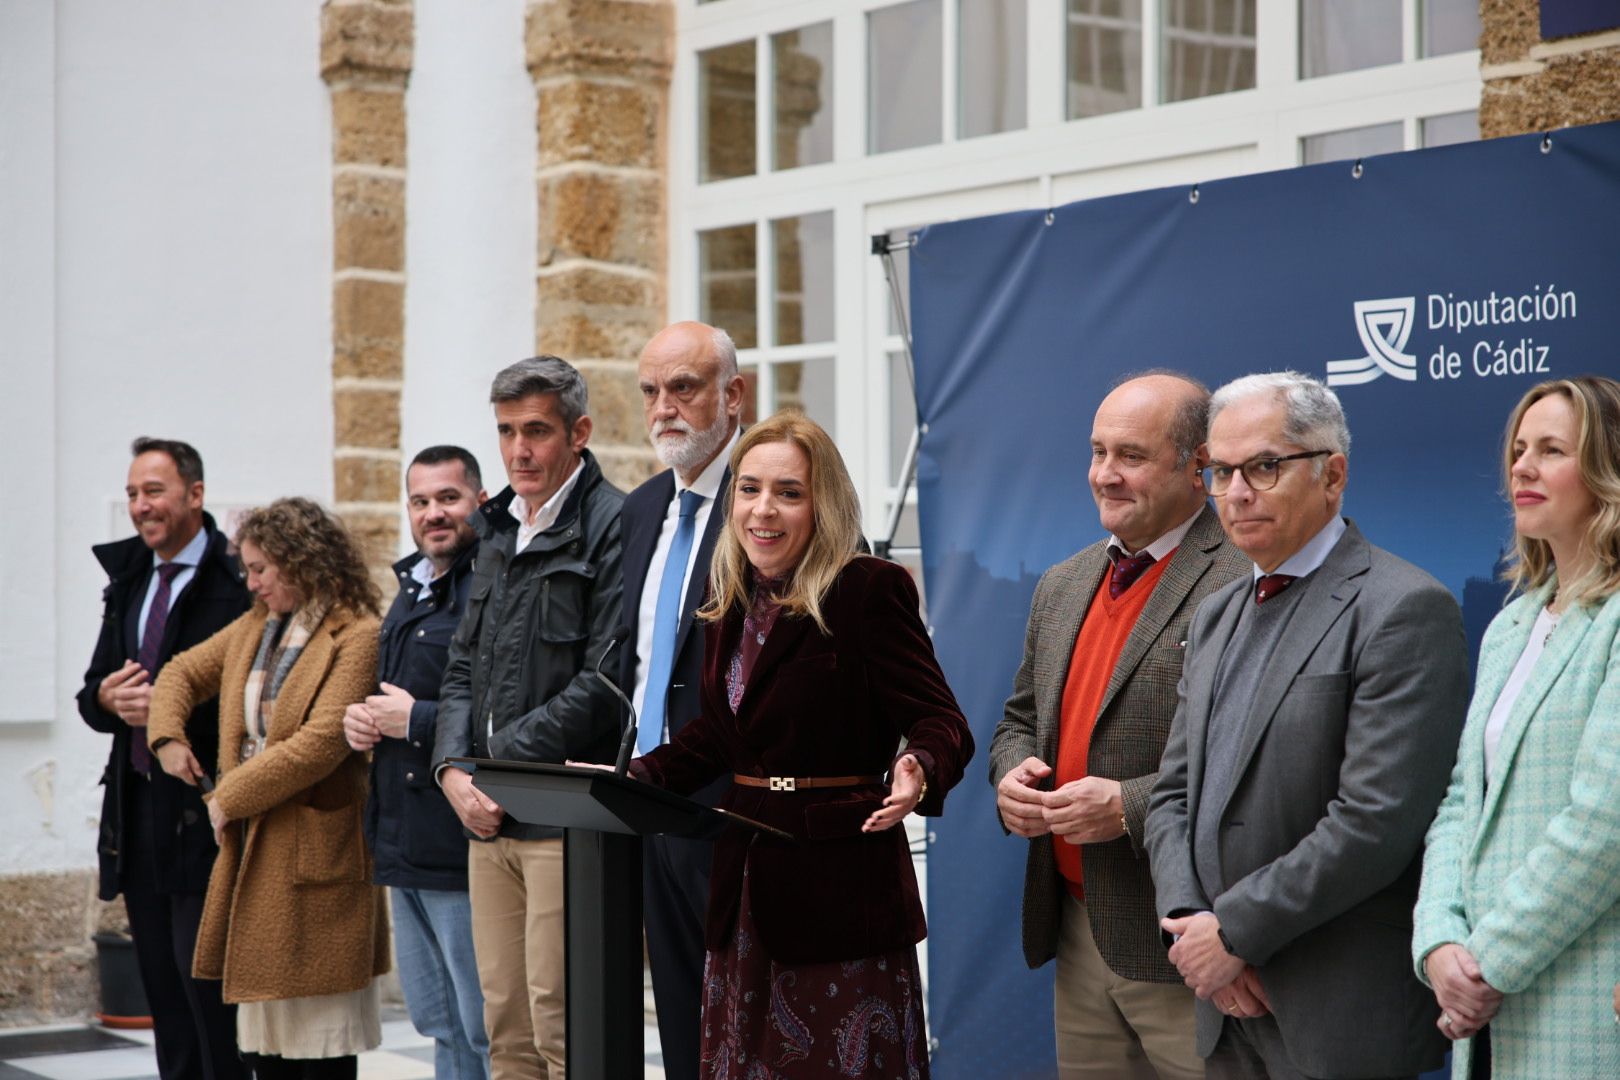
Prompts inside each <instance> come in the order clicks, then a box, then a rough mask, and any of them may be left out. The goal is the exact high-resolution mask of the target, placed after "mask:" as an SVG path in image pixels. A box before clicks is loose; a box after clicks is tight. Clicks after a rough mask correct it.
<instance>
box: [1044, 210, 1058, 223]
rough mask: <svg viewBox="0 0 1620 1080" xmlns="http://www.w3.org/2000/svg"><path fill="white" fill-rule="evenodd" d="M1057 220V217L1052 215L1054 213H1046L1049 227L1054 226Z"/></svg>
mask: <svg viewBox="0 0 1620 1080" xmlns="http://www.w3.org/2000/svg"><path fill="white" fill-rule="evenodd" d="M1056 220H1057V215H1056V214H1054V213H1052V211H1050V210H1048V211H1047V212H1046V223H1047V224H1048V225H1050V224H1052V222H1054V221H1056Z"/></svg>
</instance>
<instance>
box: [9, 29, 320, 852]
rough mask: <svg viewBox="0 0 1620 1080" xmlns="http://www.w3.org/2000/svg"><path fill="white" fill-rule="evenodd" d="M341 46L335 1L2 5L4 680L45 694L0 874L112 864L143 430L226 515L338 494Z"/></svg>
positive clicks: (38, 702)
mask: <svg viewBox="0 0 1620 1080" xmlns="http://www.w3.org/2000/svg"><path fill="white" fill-rule="evenodd" d="M319 50H320V14H319V3H318V0H296V2H283V3H276V4H230V5H221V4H215V3H208V2H204V0H184V2H182V0H166V2H163V3H153V2H149V0H142V2H136V3H122V4H120V3H107V2H101V0H58V2H56V3H55V4H54V5H53V4H50V3H47V2H44V0H37V2H29V3H7V4H3V5H0V72H4V73H5V76H4V78H3V79H0V147H3V148H5V149H4V152H5V154H6V155H7V156H6V157H5V158H4V159H0V182H3V184H4V187H3V188H0V296H3V297H4V299H3V300H0V303H3V304H4V305H5V306H4V307H3V308H0V367H3V379H0V460H4V461H6V462H7V463H8V464H7V467H6V468H5V469H4V470H0V476H3V477H4V480H3V483H4V485H5V487H4V505H5V506H6V507H7V508H8V514H7V516H8V517H9V519H10V522H9V527H8V528H5V529H0V567H4V568H5V570H6V573H7V576H6V577H0V649H3V650H4V653H5V656H6V660H5V663H6V667H5V668H4V669H3V671H0V674H3V675H4V676H5V681H6V689H5V692H4V696H8V697H9V696H11V695H12V694H13V692H14V690H15V689H16V687H13V686H12V685H10V684H11V683H12V681H13V676H15V678H16V680H17V687H20V692H19V697H18V698H17V699H16V700H20V701H24V702H29V703H32V705H33V707H32V708H31V709H30V710H29V711H30V712H31V713H32V715H26V716H20V717H19V716H17V715H15V711H16V710H15V709H14V708H10V707H8V709H7V710H4V711H0V822H4V835H3V836H0V874H9V873H19V872H25V871H39V870H56V869H68V868H77V867H89V866H93V865H94V863H95V823H96V820H97V817H98V815H99V810H100V803H101V795H100V790H99V788H98V787H97V780H98V779H99V777H100V775H101V768H102V765H103V763H104V762H105V760H106V753H107V739H106V737H105V736H102V735H98V734H96V733H94V732H92V731H90V730H89V729H88V728H87V727H85V726H84V724H83V723H82V722H81V721H80V720H79V717H78V714H77V710H76V708H75V705H74V702H73V695H74V693H75V692H76V691H77V689H78V687H79V685H80V680H81V678H82V675H83V672H84V667H85V664H86V662H87V661H88V659H89V657H90V652H91V649H92V647H93V645H94V643H95V637H96V633H97V629H98V624H99V619H100V590H101V587H102V585H103V584H104V583H105V577H104V576H103V575H102V573H101V571H100V568H99V567H98V566H97V564H96V562H95V560H94V558H93V557H92V556H91V554H90V550H89V549H90V546H91V545H92V544H95V543H99V542H101V541H105V540H109V539H113V538H115V537H117V536H123V535H128V534H129V532H130V531H131V530H130V529H129V527H128V522H127V519H124V518H123V516H122V511H121V505H122V501H123V485H124V477H125V474H126V470H127V468H128V462H129V454H128V446H129V441H130V439H131V438H133V437H134V436H136V435H140V434H154V435H167V436H174V437H179V438H184V439H187V440H188V441H191V442H193V443H194V444H195V445H196V446H197V447H198V448H199V450H201V452H202V454H203V458H204V460H205V462H206V465H207V477H208V496H209V502H210V504H211V505H212V506H213V507H214V508H215V509H216V510H218V509H220V508H222V507H224V506H226V505H235V506H241V505H250V504H255V503H259V502H262V501H265V500H268V499H270V498H273V497H275V496H277V495H282V494H291V493H299V494H307V495H311V496H314V497H316V498H319V499H322V500H330V498H331V494H332V490H331V486H332V464H331V461H332V434H331V431H332V419H331V417H332V410H331V375H330V356H331V278H330V274H331V265H332V240H331V231H332V226H331V220H332V215H331V194H330V193H331V164H330V162H331V122H330V106H329V103H328V97H327V91H326V87H325V85H324V84H323V83H322V81H321V78H320V71H319ZM14 134H16V135H20V136H21V140H20V141H13V138H12V136H13V135H14ZM19 159H20V160H19ZM19 569H21V570H22V571H23V572H22V573H21V574H20V575H19V573H18V571H19ZM53 623H54V625H53ZM19 643H20V644H21V646H23V647H24V652H23V653H22V654H18V653H15V652H13V649H14V648H15V647H17V646H18V645H19Z"/></svg>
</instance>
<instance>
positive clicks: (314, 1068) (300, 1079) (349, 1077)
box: [242, 1054, 360, 1080]
mask: <svg viewBox="0 0 1620 1080" xmlns="http://www.w3.org/2000/svg"><path fill="white" fill-rule="evenodd" d="M242 1056H243V1057H245V1058H246V1059H247V1063H248V1065H249V1066H250V1067H251V1068H252V1069H253V1076H254V1080H354V1078H355V1076H356V1074H358V1073H359V1071H360V1060H359V1058H357V1057H355V1056H354V1055H353V1054H349V1055H348V1056H347V1057H334V1058H284V1057H280V1056H278V1055H276V1054H244V1055H242Z"/></svg>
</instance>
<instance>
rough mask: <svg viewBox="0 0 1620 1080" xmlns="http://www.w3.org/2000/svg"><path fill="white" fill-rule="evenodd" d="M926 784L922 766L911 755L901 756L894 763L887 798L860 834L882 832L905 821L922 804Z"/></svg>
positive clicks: (868, 819)
mask: <svg viewBox="0 0 1620 1080" xmlns="http://www.w3.org/2000/svg"><path fill="white" fill-rule="evenodd" d="M926 786H927V784H926V782H925V780H924V777H923V770H922V766H921V765H919V764H918V763H917V758H916V756H915V755H913V754H905V755H902V756H901V758H900V760H899V761H897V762H895V763H894V775H893V777H892V778H891V779H890V782H889V797H888V798H886V799H884V800H883V806H882V808H881V809H878V810H876V811H874V812H873V814H872V816H871V817H869V818H867V819H866V824H864V825H862V826H861V832H882V831H883V830H884V829H888V828H893V827H894V826H895V825H898V824H900V822H901V821H903V820H904V819H905V816H906V815H907V814H909V813H911V812H912V811H913V810H915V809H916V808H917V804H918V803H920V802H922V796H923V790H924V789H925V788H926Z"/></svg>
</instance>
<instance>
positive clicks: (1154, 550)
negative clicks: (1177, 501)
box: [1108, 503, 1204, 562]
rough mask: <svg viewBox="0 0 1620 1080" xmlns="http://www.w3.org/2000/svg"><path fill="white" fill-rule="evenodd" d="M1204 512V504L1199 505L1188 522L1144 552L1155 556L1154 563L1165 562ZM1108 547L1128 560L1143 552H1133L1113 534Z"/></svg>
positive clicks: (1146, 548)
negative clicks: (1123, 554) (1117, 551)
mask: <svg viewBox="0 0 1620 1080" xmlns="http://www.w3.org/2000/svg"><path fill="white" fill-rule="evenodd" d="M1203 512H1204V504H1203V503H1199V504H1198V509H1196V510H1194V511H1193V512H1192V517H1190V518H1188V519H1187V520H1186V521H1183V522H1182V523H1181V524H1180V525H1177V526H1176V527H1175V528H1173V529H1171V530H1170V531H1169V532H1167V533H1165V534H1164V535H1163V536H1161V537H1159V538H1158V539H1157V540H1155V541H1153V543H1151V544H1149V545H1148V546H1147V547H1145V548H1143V549H1142V551H1145V552H1147V553H1148V554H1149V555H1151V556H1153V561H1154V562H1161V561H1163V559H1164V557H1165V556H1166V555H1168V554H1170V553H1171V552H1172V551H1174V550H1176V548H1178V547H1180V546H1181V542H1182V541H1183V540H1185V539H1186V538H1187V530H1189V529H1191V528H1192V527H1193V522H1195V521H1197V520H1198V515H1199V514H1202V513H1203ZM1108 546H1109V547H1112V548H1118V549H1119V550H1120V551H1122V552H1124V553H1125V555H1126V556H1127V557H1128V558H1135V557H1136V556H1138V555H1140V554H1142V551H1132V550H1131V549H1130V547H1129V546H1128V545H1127V544H1126V543H1125V541H1123V540H1121V539H1120V538H1119V537H1117V536H1115V535H1114V534H1113V533H1109V534H1108Z"/></svg>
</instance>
